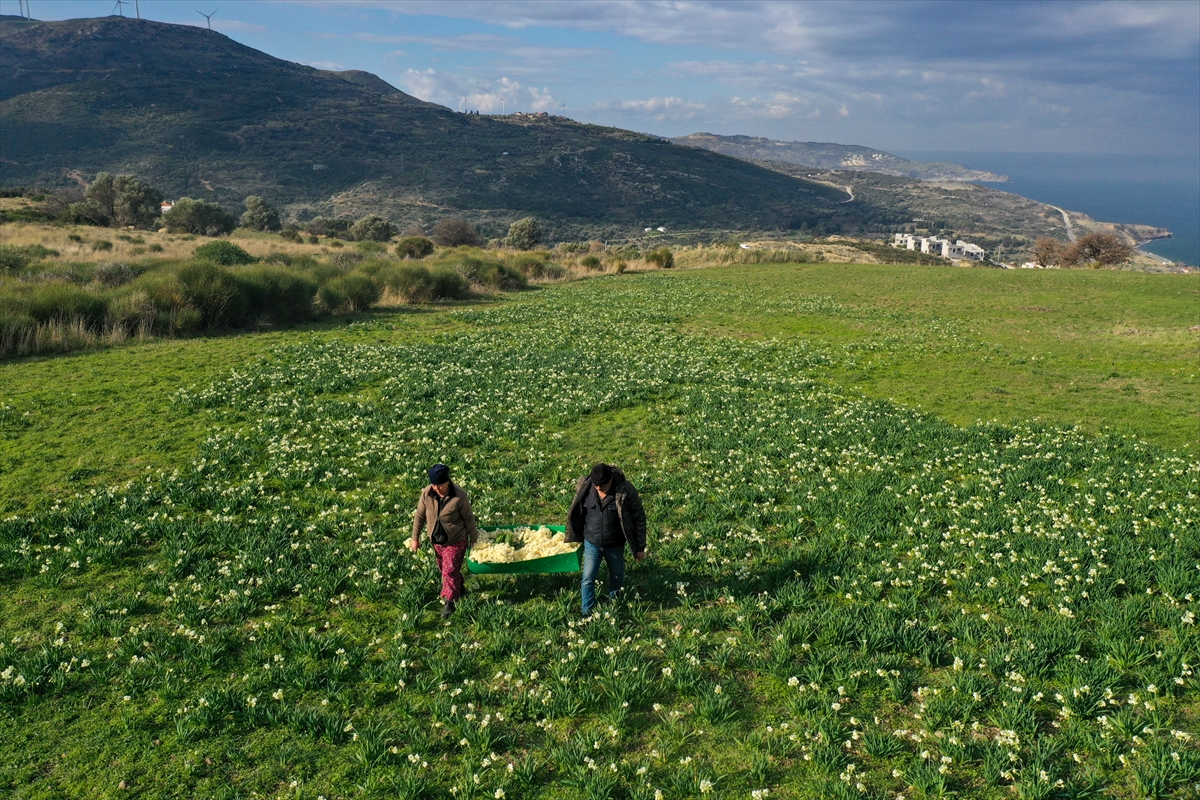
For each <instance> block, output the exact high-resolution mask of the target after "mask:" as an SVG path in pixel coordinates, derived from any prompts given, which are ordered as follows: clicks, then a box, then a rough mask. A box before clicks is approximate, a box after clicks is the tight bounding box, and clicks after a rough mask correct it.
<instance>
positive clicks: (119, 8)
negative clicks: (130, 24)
mask: <svg viewBox="0 0 1200 800" xmlns="http://www.w3.org/2000/svg"><path fill="white" fill-rule="evenodd" d="M128 2H129V0H117V4H116V5H115V6H113V11H116V12H117V13H118V14H120V15H121V16H122V17H123V16H125V4H126V3H128ZM109 13H110V14H111V13H112V11H110V12H109Z"/></svg>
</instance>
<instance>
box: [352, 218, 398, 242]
mask: <svg viewBox="0 0 1200 800" xmlns="http://www.w3.org/2000/svg"><path fill="white" fill-rule="evenodd" d="M395 233H396V229H395V228H393V227H392V224H391V223H390V222H388V221H387V220H386V219H384V218H383V217H380V216H376V215H374V214H372V215H371V216H368V217H363V218H362V219H360V220H359V221H358V222H356V223H354V226H353V227H352V228H350V238H351V239H356V240H358V241H360V242H386V241H387V240H388V239H390V238H392V236H393V235H394V234H395Z"/></svg>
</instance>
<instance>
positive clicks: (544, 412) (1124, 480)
mask: <svg viewBox="0 0 1200 800" xmlns="http://www.w3.org/2000/svg"><path fill="white" fill-rule="evenodd" d="M1198 290H1200V284H1198V283H1197V280H1196V278H1195V277H1194V276H1162V275H1139V274H1130V273H1111V272H1104V273H1098V272H1036V273H1033V272H1021V273H1002V272H998V271H990V270H957V269H949V268H936V267H892V266H864V265H858V266H851V265H831V264H811V265H810V264H788V265H779V266H768V265H754V266H742V267H730V268H721V269H710V270H697V271H686V272H656V273H652V274H638V275H633V274H629V275H623V276H610V277H604V278H598V279H595V280H589V281H582V282H578V283H573V284H563V285H557V286H553V287H546V288H541V289H538V290H534V291H530V292H526V293H523V294H519V295H512V296H507V297H505V298H503V299H500V300H496V301H488V302H481V303H475V304H459V305H457V306H452V307H445V308H435V307H405V308H401V309H395V310H386V311H378V312H374V313H372V314H370V315H365V316H362V317H360V318H359V319H357V321H352V322H347V321H344V320H343V321H341V322H337V323H334V322H325V323H320V324H314V325H312V326H311V327H308V328H299V329H294V330H289V331H279V332H272V333H266V334H254V335H241V336H229V337H226V338H213V339H185V340H174V341H164V342H157V343H149V344H139V345H132V346H128V347H123V348H114V349H111V350H106V351H100V352H91V353H86V354H80V355H74V356H62V357H57V358H45V359H36V360H26V361H22V362H15V363H7V364H2V365H0V513H2V514H3V515H4V516H3V518H2V520H0V643H2V644H0V716H2V717H3V718H2V719H0V728H2V729H3V730H5V731H6V733H5V735H4V736H0V791H2V792H4V793H6V794H9V795H11V796H14V797H20V798H35V797H36V798H43V797H45V798H50V797H109V796H112V797H118V796H120V797H126V796H129V797H195V796H200V797H251V796H260V797H280V798H282V797H289V798H292V797H300V798H317V797H319V796H325V797H327V798H333V797H411V798H418V797H435V796H438V797H441V796H446V795H447V794H449V793H452V794H453V795H454V796H455V797H458V798H462V797H479V798H483V797H488V798H491V797H496V798H499V797H509V798H527V797H528V798H547V800H549V798H564V799H565V798H605V797H621V798H626V797H627V798H635V799H640V798H646V800H649V799H650V798H654V797H657V796H660V794H661V796H662V797H664V798H690V797H705V798H707V797H721V798H725V797H727V798H748V797H755V796H757V797H771V798H818V797H834V798H839V797H845V798H849V797H856V798H858V797H867V798H889V800H897V798H899V797H901V796H903V797H904V798H920V797H951V796H956V797H964V798H968V797H969V798H1007V797H1012V796H1017V797H1021V798H1051V797H1113V798H1133V797H1143V796H1150V797H1169V796H1187V794H1188V793H1189V792H1191V793H1193V794H1194V793H1195V792H1196V791H1198V788H1197V787H1198V783H1200V751H1198V750H1197V745H1196V742H1195V741H1194V740H1193V738H1192V737H1194V736H1195V735H1196V734H1195V732H1196V731H1197V730H1198V729H1200V702H1198V700H1200V693H1198V691H1197V688H1198V687H1197V683H1196V679H1195V676H1194V674H1193V670H1194V665H1195V664H1196V663H1197V661H1198V660H1200V638H1198V637H1197V635H1196V632H1195V624H1194V622H1195V597H1196V595H1198V594H1200V573H1198V572H1197V564H1200V536H1198V533H1200V531H1198V530H1197V529H1198V527H1200V504H1198V503H1197V495H1198V494H1200V458H1198V455H1197V441H1198V440H1200V435H1198V433H1200V431H1198V418H1197V402H1196V401H1197V385H1198V384H1197V372H1198V371H1200V366H1198V355H1200V354H1198V343H1200V333H1198V332H1197V331H1196V330H1193V328H1194V326H1196V325H1198V324H1200V302H1198V301H1200V295H1198ZM435 376H436V377H435ZM1034 418H1038V419H1039V420H1040V421H1037V422H1035V421H1033V420H1034ZM975 420H988V422H984V423H978V424H976V423H975ZM992 420H996V421H995V422H993V421H992ZM599 459H604V460H608V461H610V462H612V463H616V464H618V465H620V466H622V467H623V468H624V469H625V470H626V472H627V473H628V474H629V476H630V478H631V479H632V480H633V481H634V483H635V484H636V485H638V487H639V489H640V490H641V491H642V493H643V498H644V500H645V502H646V505H647V509H648V512H649V515H650V527H651V536H650V540H651V544H650V551H651V552H650V558H649V559H648V561H647V562H645V563H643V564H640V565H637V566H636V567H633V568H632V569H631V570H630V580H629V587H628V588H629V590H628V592H627V595H626V598H625V599H624V600H623V601H622V602H620V603H618V604H616V605H614V606H607V607H605V609H604V613H603V614H602V615H601V616H600V617H599V618H595V619H593V620H592V621H589V622H586V623H584V622H581V621H579V619H578V616H579V615H578V587H577V585H576V583H575V579H574V578H573V577H572V576H532V577H521V578H494V577H489V578H471V579H469V582H468V585H469V587H470V588H471V589H472V592H473V594H472V596H471V597H470V598H468V599H467V600H466V601H464V602H463V603H462V604H461V605H460V611H459V613H458V614H456V616H455V617H454V618H453V619H452V621H451V623H450V624H449V625H446V624H443V623H442V622H441V621H440V620H439V618H438V617H437V610H438V606H437V602H436V594H437V575H436V571H435V570H434V568H433V566H432V564H431V557H430V554H429V553H428V551H427V550H422V552H421V553H420V554H419V555H417V556H416V557H414V556H411V555H410V554H408V553H407V551H406V550H405V549H404V548H403V546H402V545H403V543H404V540H405V538H406V536H407V527H408V524H409V522H408V519H409V514H410V509H411V507H412V506H413V505H414V501H415V496H416V493H417V491H418V490H419V488H420V487H421V485H422V477H423V470H424V468H425V467H426V466H428V464H430V463H432V462H434V461H436V460H444V461H446V463H449V464H451V465H452V466H453V467H454V468H455V470H456V478H457V479H458V480H459V481H460V482H461V483H462V484H463V485H464V486H465V487H466V488H467V489H468V491H470V492H471V493H472V496H473V498H474V500H475V505H476V509H477V512H478V513H479V515H480V516H481V518H482V519H483V520H484V522H485V523H491V524H506V523H512V522H557V521H559V519H560V518H561V517H562V516H563V515H564V513H565V509H566V505H567V502H568V500H569V497H570V495H571V492H572V490H573V486H574V478H575V477H576V476H577V475H579V474H581V473H582V472H584V471H585V470H586V467H587V465H589V464H590V463H591V462H592V461H594V460H599Z"/></svg>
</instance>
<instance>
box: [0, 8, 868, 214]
mask: <svg viewBox="0 0 1200 800" xmlns="http://www.w3.org/2000/svg"><path fill="white" fill-rule="evenodd" d="M0 29H2V33H3V42H4V46H3V48H0V87H3V89H2V92H3V93H2V94H0V126H2V127H3V130H4V137H3V141H2V144H0V182H2V183H4V184H9V185H11V184H39V185H49V186H53V185H61V184H65V183H69V182H71V181H73V180H75V181H78V180H88V179H90V177H91V176H92V175H94V174H95V173H96V172H99V171H109V172H128V173H134V174H137V175H139V176H141V177H142V178H143V179H146V180H148V181H149V182H150V183H152V184H154V185H156V186H158V187H160V188H161V189H162V190H163V191H164V192H165V193H166V194H167V195H168V196H171V197H176V196H181V195H189V196H193V197H204V198H209V199H215V200H218V201H220V202H222V203H226V204H231V205H232V204H236V203H238V202H240V201H241V200H242V198H244V197H245V196H246V195H248V194H261V195H263V196H265V197H267V198H268V199H269V200H271V201H273V202H275V203H277V204H279V205H281V206H283V207H284V208H285V209H286V210H287V211H288V212H289V213H290V214H292V215H293V216H294V217H295V218H296V219H299V220H303V219H307V218H309V217H312V216H315V215H317V214H321V215H340V216H356V215H360V214H364V213H382V214H384V215H386V216H389V217H391V218H392V219H394V220H395V221H397V222H400V223H408V222H429V221H431V220H435V219H438V218H440V217H443V216H446V215H447V214H449V213H453V212H462V213H464V214H466V215H467V216H469V217H471V218H473V219H476V220H478V221H480V222H481V223H483V224H484V227H485V229H487V228H488V227H491V228H492V229H494V230H498V229H499V228H500V227H501V225H503V224H506V223H507V222H508V221H510V220H512V219H515V218H517V217H519V216H524V215H526V214H534V215H537V216H540V217H542V218H544V219H546V220H548V221H549V222H550V223H551V225H552V227H554V228H555V229H556V230H557V231H558V232H560V233H561V232H565V231H579V230H588V231H590V232H593V233H595V234H597V235H599V234H602V233H608V234H609V235H619V234H620V233H621V232H626V231H629V230H632V229H640V227H641V226H643V225H653V226H658V225H667V226H669V227H672V228H676V229H678V228H735V229H742V230H752V229H774V230H779V229H796V228H801V227H807V228H809V229H815V230H818V231H827V232H834V231H846V232H853V231H855V230H859V229H862V227H863V225H864V224H867V225H870V224H875V225H879V224H882V223H884V222H887V221H889V220H888V217H887V212H886V211H884V210H882V209H876V208H870V207H866V206H862V205H857V206H855V207H854V208H852V209H851V208H848V207H846V206H845V205H843V204H842V201H843V200H844V199H845V194H844V193H842V192H840V191H837V190H836V189H833V188H830V187H828V186H825V185H822V184H819V183H815V182H811V181H807V180H804V179H800V178H796V177H791V176H786V175H782V174H780V173H778V172H773V171H771V170H768V169H764V168H762V167H761V166H758V165H753V164H747V163H746V162H743V161H739V160H737V159H733V158H729V157H726V156H722V155H719V154H716V153H710V152H706V151H704V150H699V149H696V148H689V147H677V146H674V145H672V144H670V143H669V142H666V141H665V140H661V139H658V138H655V137H652V136H647V135H643V134H637V133H632V132H629V131H623V130H619V129H614V128H603V127H598V126H593V125H583V124H580V123H577V122H574V121H571V120H568V119H565V118H560V117H516V116H509V117H500V118H496V117H486V116H475V115H466V114H459V113H455V112H453V111H451V110H450V109H447V108H444V107H442V106H437V105H434V104H431V103H426V102H423V101H421V100H418V99H416V98H414V97H411V96H409V95H407V94H405V93H403V92H401V91H399V90H397V89H395V88H393V87H391V86H389V85H388V84H386V83H385V82H383V81H382V80H380V79H379V78H377V77H375V76H373V75H369V74H367V73H361V72H340V73H339V72H328V71H323V70H318V69H314V68H312V67H307V66H303V65H300V64H294V63H291V62H287V61H283V60H280V59H277V58H273V57H271V56H269V55H267V54H265V53H261V52H259V51H256V50H254V49H252V48H249V47H245V46H243V45H240V44H238V43H236V42H234V41H232V40H231V39H229V38H227V37H225V36H223V35H221V34H219V33H216V32H214V31H209V30H205V29H201V28H195V27H188V26H182V25H168V24H163V23H156V22H150V21H146V20H134V19H125V18H121V17H108V18H104V19H89V20H69V21H64V22H48V23H47V22H43V23H37V22H34V23H27V22H21V21H12V20H7V21H3V22H0ZM489 222H490V223H492V224H491V225H490V226H489Z"/></svg>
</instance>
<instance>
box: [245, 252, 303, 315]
mask: <svg viewBox="0 0 1200 800" xmlns="http://www.w3.org/2000/svg"><path fill="white" fill-rule="evenodd" d="M237 277H238V279H239V281H240V282H241V283H242V284H243V285H245V286H246V287H247V288H248V289H249V294H250V301H251V302H250V313H251V314H252V315H253V316H254V317H255V318H257V319H267V320H270V321H272V322H276V323H284V322H292V321H295V320H305V319H309V318H310V317H312V315H313V298H314V297H315V296H316V294H317V282H316V281H314V280H312V279H311V278H308V277H306V276H304V275H301V274H300V273H298V272H295V271H294V270H287V269H281V268H279V267H265V266H264V267H256V268H254V269H250V270H246V271H244V272H242V273H240V274H238V276H237Z"/></svg>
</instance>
